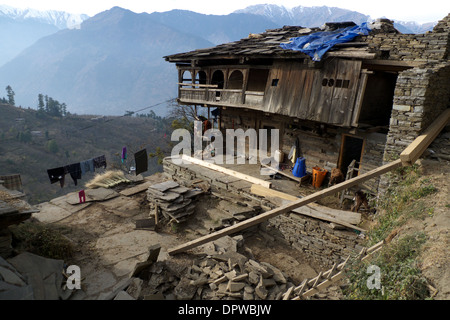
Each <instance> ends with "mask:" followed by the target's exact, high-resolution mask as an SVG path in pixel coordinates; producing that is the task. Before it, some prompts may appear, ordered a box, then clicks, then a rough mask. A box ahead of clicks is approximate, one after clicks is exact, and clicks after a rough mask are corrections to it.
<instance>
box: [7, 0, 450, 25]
mask: <svg viewBox="0 0 450 320" xmlns="http://www.w3.org/2000/svg"><path fill="white" fill-rule="evenodd" d="M261 3H273V4H278V5H284V6H285V7H288V8H290V7H296V6H299V5H301V6H305V7H310V6H322V5H326V6H330V7H339V8H343V9H350V10H354V11H358V12H360V13H363V14H367V15H369V16H370V17H371V18H379V17H383V16H385V17H387V18H389V19H395V20H403V21H417V22H421V23H423V22H431V21H437V20H440V19H442V18H443V17H445V16H446V15H447V14H448V13H450V1H448V0H420V1H419V0H369V1H367V0H339V1H338V0H313V1H304V0H278V1H275V0H273V1H270V0H225V1H217V0H207V1H206V0H159V1H158V0H38V1H36V0H0V4H5V5H9V6H12V7H18V8H33V9H39V10H58V11H67V12H70V13H85V14H87V15H89V16H93V15H95V14H97V13H99V12H101V11H105V10H108V9H110V8H112V7H114V6H119V7H122V8H125V9H129V10H131V11H133V12H136V13H140V12H148V13H151V12H154V11H168V10H172V9H185V10H191V11H195V12H199V13H204V14H229V13H231V12H233V11H234V10H237V9H243V8H245V7H247V6H249V5H252V4H261Z"/></svg>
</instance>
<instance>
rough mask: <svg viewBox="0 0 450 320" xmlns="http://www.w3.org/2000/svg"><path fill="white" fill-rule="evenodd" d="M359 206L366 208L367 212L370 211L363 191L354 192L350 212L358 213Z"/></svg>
mask: <svg viewBox="0 0 450 320" xmlns="http://www.w3.org/2000/svg"><path fill="white" fill-rule="evenodd" d="M361 205H364V208H366V209H367V210H368V211H370V207H369V200H367V197H366V194H365V193H364V192H363V191H361V190H358V191H356V192H355V198H354V204H353V206H352V211H353V212H355V211H356V212H359V209H360V208H361Z"/></svg>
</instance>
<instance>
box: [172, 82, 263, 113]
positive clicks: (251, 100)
mask: <svg viewBox="0 0 450 320" xmlns="http://www.w3.org/2000/svg"><path fill="white" fill-rule="evenodd" d="M178 85H179V86H180V88H179V99H180V100H181V101H183V102H192V103H199V104H200V103H202V104H203V103H212V104H219V103H220V104H226V105H228V106H230V105H231V106H233V105H234V106H242V105H249V106H252V107H262V103H263V98H264V92H261V91H243V90H242V89H219V88H218V86H217V85H212V84H197V83H178Z"/></svg>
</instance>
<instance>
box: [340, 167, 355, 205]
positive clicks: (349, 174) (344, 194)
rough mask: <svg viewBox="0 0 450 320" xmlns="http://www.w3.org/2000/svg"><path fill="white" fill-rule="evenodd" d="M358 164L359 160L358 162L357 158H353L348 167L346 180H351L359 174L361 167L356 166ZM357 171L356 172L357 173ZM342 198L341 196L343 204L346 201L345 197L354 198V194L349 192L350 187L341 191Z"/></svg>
mask: <svg viewBox="0 0 450 320" xmlns="http://www.w3.org/2000/svg"><path fill="white" fill-rule="evenodd" d="M356 164H359V162H356V160H353V161H352V162H351V163H350V165H349V166H348V169H347V174H346V175H345V180H349V179H351V178H353V177H355V176H357V175H358V174H357V173H358V172H359V168H355V166H356ZM355 173H356V175H355ZM340 198H341V205H342V203H343V202H344V199H350V200H352V199H353V195H350V194H349V193H348V189H345V190H343V191H342V192H341V194H340Z"/></svg>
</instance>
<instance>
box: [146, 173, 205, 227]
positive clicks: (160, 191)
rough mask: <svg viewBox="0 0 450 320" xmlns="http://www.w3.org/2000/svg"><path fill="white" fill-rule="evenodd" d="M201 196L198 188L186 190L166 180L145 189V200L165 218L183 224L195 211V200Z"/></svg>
mask: <svg viewBox="0 0 450 320" xmlns="http://www.w3.org/2000/svg"><path fill="white" fill-rule="evenodd" d="M201 194H203V191H202V190H201V189H198V188H194V189H191V188H188V187H184V186H181V185H179V184H178V183H177V182H175V181H172V180H168V181H164V182H161V183H157V184H154V185H151V186H149V187H148V189H147V199H148V200H149V201H150V202H152V203H153V204H154V205H156V206H157V208H158V210H159V212H161V213H162V214H163V215H164V217H165V218H168V219H169V220H175V222H177V223H178V222H183V221H185V220H186V219H187V218H188V217H189V216H190V215H192V214H193V213H194V210H195V199H196V197H197V196H199V195H201Z"/></svg>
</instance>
